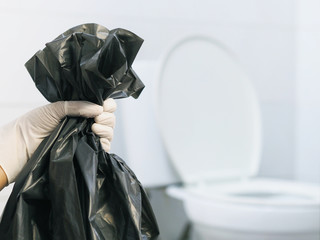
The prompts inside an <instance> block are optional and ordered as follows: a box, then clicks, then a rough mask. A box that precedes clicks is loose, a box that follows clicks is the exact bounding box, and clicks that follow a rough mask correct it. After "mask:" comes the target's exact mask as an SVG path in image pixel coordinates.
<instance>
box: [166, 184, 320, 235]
mask: <svg viewBox="0 0 320 240" xmlns="http://www.w3.org/2000/svg"><path fill="white" fill-rule="evenodd" d="M167 193H168V194H169V195H170V196H172V197H174V198H179V199H180V200H182V201H183V203H184V206H185V209H186V212H187V215H188V216H189V218H190V219H191V220H192V222H194V223H197V224H202V225H204V226H210V227H215V228H219V229H230V230H233V231H234V230H237V231H241V232H260V233H286V232H297V233H299V234H300V233H301V232H312V231H315V230H316V229H318V228H319V225H320V191H319V187H316V186H312V185H310V184H302V183H297V182H293V181H284V180H276V179H258V178H257V179H252V180H245V181H234V182H228V183H219V184H214V183H213V184H203V185H202V186H185V187H178V186H171V187H169V188H168V189H167ZM248 193H250V194H251V196H248ZM256 193H258V194H260V195H258V194H256ZM261 193H262V194H264V195H261ZM254 194H256V195H255V197H254V196H252V195H254ZM268 194H269V195H268ZM277 194H279V196H278V197H277ZM281 196H282V199H281ZM273 198H274V199H273Z"/></svg>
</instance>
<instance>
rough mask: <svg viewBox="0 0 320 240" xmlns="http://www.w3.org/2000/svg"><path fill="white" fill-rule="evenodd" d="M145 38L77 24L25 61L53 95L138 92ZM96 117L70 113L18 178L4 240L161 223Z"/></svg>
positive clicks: (146, 231)
mask: <svg viewBox="0 0 320 240" xmlns="http://www.w3.org/2000/svg"><path fill="white" fill-rule="evenodd" d="M142 42H143V40H142V39H141V38H139V37H138V36H136V35H135V34H133V33H131V32H129V31H127V30H124V29H115V30H111V31H109V30H108V29H106V28H105V27H103V26H100V25H97V24H84V25H80V26H77V27H74V28H72V29H70V30H68V31H66V32H65V33H63V34H61V35H60V36H58V37H57V38H56V39H55V40H53V41H52V42H50V43H47V44H46V47H45V48H44V49H43V50H42V51H39V52H37V53H36V54H35V55H34V56H33V57H32V58H31V59H30V60H29V61H28V62H27V63H26V68H27V69H28V71H29V73H30V75H31V76H32V78H33V80H34V82H35V84H36V86H37V88H38V89H39V90H40V92H41V93H42V94H43V95H44V96H45V97H46V98H47V99H48V100H49V101H50V102H55V101H60V100H86V101H91V102H94V103H97V104H100V105H102V103H103V101H104V100H105V99H106V98H109V97H112V98H122V97H128V96H133V97H135V98H137V97H138V96H139V94H140V93H141V91H142V89H143V88H144V85H143V83H142V82H141V81H140V79H139V78H138V76H137V75H136V74H135V72H134V71H133V70H132V68H131V65H132V62H133V60H134V59H135V56H136V54H137V52H138V50H139V49H140V46H141V44H142ZM92 124H93V120H92V119H85V118H70V117H67V118H65V119H64V120H63V121H62V122H61V123H60V125H59V126H58V127H57V128H56V129H55V130H54V131H53V132H52V134H51V135H50V136H49V137H47V138H46V139H44V141H43V142H42V143H41V144H40V146H39V147H38V149H37V150H36V151H35V153H34V154H33V156H32V157H31V159H30V160H29V161H28V162H27V164H26V166H25V167H24V169H23V170H22V172H21V173H20V174H19V175H18V177H17V178H16V183H15V185H14V188H13V191H12V193H11V195H10V198H9V200H8V202H7V205H6V207H5V210H4V212H3V215H2V219H1V223H0V238H1V240H22V239H23V240H47V239H48V240H136V239H139V240H147V239H157V236H158V235H159V230H158V226H157V223H156V219H155V216H154V214H153V211H152V208H151V205H150V203H149V201H148V198H147V196H146V193H145V191H144V189H143V187H142V185H141V183H140V182H139V181H138V179H137V178H136V176H135V174H134V173H133V172H132V171H131V170H130V168H129V167H128V166H127V165H126V163H125V162H124V161H123V160H122V159H121V158H120V157H118V156H117V155H115V154H108V153H106V152H105V151H104V150H103V149H102V147H101V144H100V141H99V138H98V137H97V136H95V134H94V133H92V131H91V125H92Z"/></svg>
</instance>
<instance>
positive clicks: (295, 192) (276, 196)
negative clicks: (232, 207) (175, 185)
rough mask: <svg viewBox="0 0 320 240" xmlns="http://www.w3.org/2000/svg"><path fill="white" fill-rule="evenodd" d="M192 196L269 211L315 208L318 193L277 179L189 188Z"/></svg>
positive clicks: (307, 186)
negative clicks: (274, 208) (264, 208)
mask: <svg viewBox="0 0 320 240" xmlns="http://www.w3.org/2000/svg"><path fill="white" fill-rule="evenodd" d="M186 191H187V192H188V193H190V194H191V195H194V196H198V197H201V198H206V199H208V200H214V201H222V202H228V203H230V204H231V203H234V204H242V205H245V204H250V205H256V206H257V205H259V206H268V207H285V208H290V207H307V208H310V207H318V208H319V206H320V191H319V188H318V187H316V186H312V185H310V184H303V183H298V182H293V181H285V180H280V179H277V180H276V179H261V178H260V179H259V178H256V179H252V180H244V181H235V182H228V183H219V184H207V185H205V186H189V187H186Z"/></svg>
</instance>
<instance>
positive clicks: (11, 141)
mask: <svg viewBox="0 0 320 240" xmlns="http://www.w3.org/2000/svg"><path fill="white" fill-rule="evenodd" d="M115 110H116V103H115V101H114V100H113V99H107V100H106V101H105V102H104V105H103V107H102V106H99V105H96V104H93V103H90V102H85V101H65V102H64V101H61V102H56V103H51V104H48V105H46V106H43V107H39V108H37V109H34V110H32V111H30V112H28V113H26V114H25V115H23V116H21V117H19V118H18V119H16V120H15V121H13V122H11V123H9V124H7V125H5V126H3V127H2V128H0V166H1V167H2V169H3V170H4V172H5V173H6V175H7V179H8V183H11V182H13V181H14V179H15V177H16V176H17V175H18V173H19V172H20V171H21V170H22V168H23V166H24V165H25V163H26V162H27V160H28V159H29V158H30V157H31V156H32V154H33V153H34V151H35V150H36V149H37V148H38V146H39V145H40V143H41V142H42V140H43V139H44V138H45V137H47V136H48V135H50V133H51V132H52V131H53V130H54V129H55V128H56V127H57V125H58V124H59V123H60V121H61V120H62V119H63V118H64V117H65V116H81V117H87V118H95V123H94V124H93V125H92V131H93V132H94V133H96V134H97V135H98V136H99V137H100V141H101V144H102V147H103V148H104V150H105V151H109V150H110V141H111V140H112V137H113V128H114V125H115V116H114V114H113V112H114V111H115Z"/></svg>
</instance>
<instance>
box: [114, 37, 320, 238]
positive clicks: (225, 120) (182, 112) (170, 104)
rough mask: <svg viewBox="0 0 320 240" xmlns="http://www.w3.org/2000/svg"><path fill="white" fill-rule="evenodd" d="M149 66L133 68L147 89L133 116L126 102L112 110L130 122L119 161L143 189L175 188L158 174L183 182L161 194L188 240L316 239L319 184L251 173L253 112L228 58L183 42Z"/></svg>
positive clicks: (203, 40) (220, 50) (241, 75)
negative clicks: (179, 206) (187, 227)
mask: <svg viewBox="0 0 320 240" xmlns="http://www.w3.org/2000/svg"><path fill="white" fill-rule="evenodd" d="M152 65H156V66H158V67H156V69H157V71H153V70H154V69H153V70H150V69H151V68H152V66H151V65H150V64H148V63H143V64H141V65H139V64H137V65H136V66H135V69H136V71H137V72H138V74H139V76H140V77H141V79H143V80H144V81H145V82H146V81H147V82H146V85H147V87H149V91H148V92H147V91H146V94H147V95H146V96H145V98H144V96H143V94H142V96H141V101H142V102H140V106H142V107H141V109H140V110H141V111H139V109H138V108H136V107H135V106H134V104H135V103H134V104H131V103H130V102H128V101H126V103H125V104H124V105H121V106H119V109H121V110H123V112H122V116H121V117H122V118H130V119H131V121H127V122H125V123H124V129H123V130H124V133H125V134H126V136H125V138H124V141H125V145H126V146H127V156H126V158H127V159H129V160H131V162H129V165H130V166H131V167H132V168H133V170H134V171H135V173H136V174H137V176H138V177H139V178H140V180H141V182H142V183H143V184H144V185H145V186H147V187H149V188H150V187H155V186H156V187H157V186H163V185H169V184H170V183H172V182H176V180H177V179H176V177H173V178H172V179H171V178H169V177H168V175H167V174H168V172H169V169H171V168H172V169H174V170H175V172H176V173H177V175H178V176H179V178H180V180H181V182H182V183H183V184H182V186H176V185H171V186H170V187H168V188H167V193H168V195H169V196H171V197H173V198H177V199H180V200H181V201H182V202H183V205H184V207H185V211H186V213H187V216H188V218H189V220H190V222H192V226H193V229H194V231H193V232H194V239H196V240H211V239H214V240H216V239H217V240H289V239H290V240H319V238H320V188H319V186H315V185H311V184H306V183H299V182H296V181H285V180H280V179H271V178H269V179H259V178H258V177H257V172H258V168H259V163H260V159H261V157H260V152H261V145H262V143H261V139H262V130H261V119H260V108H259V104H258V100H257V97H256V94H255V90H254V87H253V85H252V83H251V82H250V81H249V79H248V77H247V75H246V73H245V72H244V71H243V69H242V67H241V66H240V64H239V63H238V62H237V60H236V58H235V57H234V56H233V55H232V53H230V52H229V51H228V49H226V48H225V47H224V46H223V45H222V44H220V43H219V42H216V41H215V40H212V39H211V38H210V37H206V36H189V37H185V38H183V39H182V40H181V41H178V42H177V43H176V44H174V45H173V46H172V47H170V48H169V50H168V52H167V53H165V54H164V56H163V58H162V60H161V62H160V63H159V62H157V63H154V64H152ZM155 72H156V74H154V73H155ZM148 79H149V80H150V79H153V80H154V79H156V81H151V80H150V81H149V82H148ZM146 109H148V111H146ZM137 123H139V124H137ZM140 125H141V127H139V126H140ZM158 135H159V138H158ZM159 139H161V144H160V140H159ZM132 142H139V143H140V144H135V145H133V144H132ZM171 175H172V174H171ZM168 179H170V180H168Z"/></svg>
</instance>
